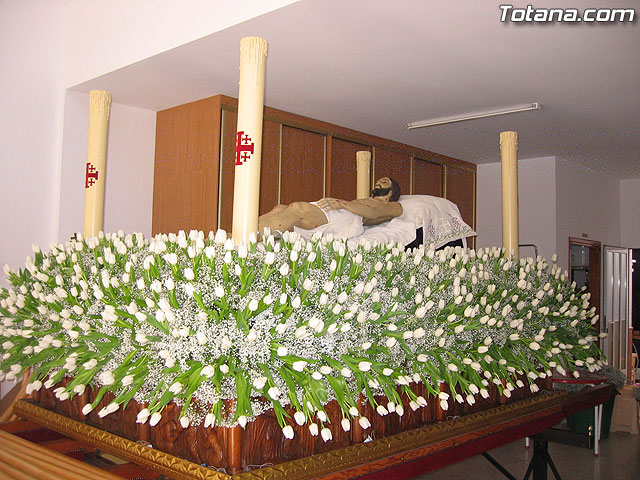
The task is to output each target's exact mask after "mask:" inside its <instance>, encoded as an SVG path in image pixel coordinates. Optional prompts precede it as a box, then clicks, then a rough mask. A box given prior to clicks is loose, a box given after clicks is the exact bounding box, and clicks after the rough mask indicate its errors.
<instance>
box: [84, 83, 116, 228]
mask: <svg viewBox="0 0 640 480" xmlns="http://www.w3.org/2000/svg"><path fill="white" fill-rule="evenodd" d="M110 112H111V94H110V93H109V92H107V91H105V90H91V92H90V93H89V142H88V147H87V164H86V166H85V180H84V189H85V190H84V229H83V231H82V233H83V235H84V236H85V237H95V236H96V235H98V232H99V231H101V230H102V228H103V223H104V186H105V176H106V173H107V171H106V163H107V137H108V133H109V114H110Z"/></svg>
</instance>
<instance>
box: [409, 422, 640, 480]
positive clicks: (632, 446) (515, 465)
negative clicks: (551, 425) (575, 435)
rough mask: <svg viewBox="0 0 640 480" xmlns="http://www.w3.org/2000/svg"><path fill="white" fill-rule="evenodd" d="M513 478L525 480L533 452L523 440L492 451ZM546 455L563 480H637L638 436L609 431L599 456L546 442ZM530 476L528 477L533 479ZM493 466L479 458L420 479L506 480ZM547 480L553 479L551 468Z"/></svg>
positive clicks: (639, 463)
mask: <svg viewBox="0 0 640 480" xmlns="http://www.w3.org/2000/svg"><path fill="white" fill-rule="evenodd" d="M489 453H490V455H491V456H492V457H493V458H495V459H496V460H498V462H500V464H502V466H504V467H505V468H506V469H507V470H508V471H509V472H510V473H511V475H513V476H514V477H516V478H518V479H521V478H523V477H524V474H525V472H526V471H527V467H528V466H529V461H530V460H531V456H532V453H533V447H531V448H528V449H527V448H525V443H524V440H520V441H517V442H514V443H510V444H508V445H503V446H502V447H499V448H496V449H494V450H491V451H490V452H489ZM549 454H550V456H551V458H552V460H553V463H554V464H555V466H556V468H557V469H558V473H559V474H560V476H561V478H562V480H640V435H629V434H628V433H621V432H612V433H610V434H609V437H608V438H607V439H605V440H603V441H602V443H601V444H600V456H598V457H595V456H594V455H593V450H588V449H586V448H580V447H571V446H567V445H561V444H557V443H549ZM532 477H533V476H531V477H530V478H532ZM506 478H507V477H505V476H504V475H503V474H502V473H500V472H499V471H498V470H497V469H496V468H495V467H494V466H493V465H491V464H490V463H489V462H488V461H487V460H486V459H485V458H484V457H482V456H481V455H478V456H476V457H472V458H469V459H467V460H465V461H463V462H459V463H457V464H455V465H451V466H449V467H446V468H443V469H441V470H438V471H436V472H433V473H430V474H427V475H423V476H421V477H419V480H484V479H490V480H494V479H496V480H503V479H504V480H506ZM547 478H548V479H549V480H553V479H554V475H553V473H552V472H551V469H549V470H548V476H547Z"/></svg>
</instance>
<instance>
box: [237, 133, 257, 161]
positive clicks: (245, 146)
mask: <svg viewBox="0 0 640 480" xmlns="http://www.w3.org/2000/svg"><path fill="white" fill-rule="evenodd" d="M237 135H238V138H237V140H236V165H242V164H243V163H244V162H246V161H247V160H249V158H251V155H252V154H253V146H254V144H253V142H251V137H250V136H249V135H245V134H244V131H242V132H238V133H237Z"/></svg>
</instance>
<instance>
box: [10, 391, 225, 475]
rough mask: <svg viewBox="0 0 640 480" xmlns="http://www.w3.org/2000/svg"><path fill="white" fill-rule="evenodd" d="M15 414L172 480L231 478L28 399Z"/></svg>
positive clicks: (22, 402)
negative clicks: (73, 418)
mask: <svg viewBox="0 0 640 480" xmlns="http://www.w3.org/2000/svg"><path fill="white" fill-rule="evenodd" d="M15 412H16V414H17V415H18V416H20V417H23V418H26V419H28V420H32V421H34V422H37V423H38V424H40V425H42V426H44V427H47V428H49V429H51V430H55V431H56V432H60V433H62V434H64V435H68V436H69V437H72V438H75V439H76V440H82V441H85V442H88V443H90V444H92V445H94V446H96V447H98V448H100V449H102V450H104V451H106V452H109V453H112V454H114V455H116V456H118V457H121V458H124V459H125V460H129V461H131V462H134V463H136V464H138V465H141V466H143V467H147V468H150V469H152V470H155V471H157V472H160V473H162V474H164V475H166V476H168V477H169V478H173V479H176V480H192V479H197V480H230V479H231V476H230V475H225V474H223V473H220V472H218V471H216V470H211V469H208V468H205V467H202V466H200V465H196V464H195V463H193V462H189V461H187V460H184V459H182V458H178V457H175V456H173V455H170V454H168V453H164V452H161V451H159V450H154V449H153V448H149V447H147V446H145V445H141V444H139V443H136V442H133V441H131V440H128V439H126V438H122V437H119V436H118V435H114V434H112V433H109V432H106V431H104V430H100V429H99V428H95V427H92V426H90V425H87V424H85V423H81V422H78V421H76V420H72V419H70V418H67V417H65V416H63V415H60V414H58V413H55V412H52V411H50V410H46V409H44V408H42V407H39V406H37V405H35V404H33V403H31V402H28V401H26V400H20V401H19V402H17V403H16V405H15Z"/></svg>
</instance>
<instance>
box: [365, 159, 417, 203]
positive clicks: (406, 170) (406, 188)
mask: <svg viewBox="0 0 640 480" xmlns="http://www.w3.org/2000/svg"><path fill="white" fill-rule="evenodd" d="M372 177H373V178H372V181H373V182H375V181H376V180H377V179H378V178H382V177H392V178H393V179H394V180H395V181H396V182H398V185H400V191H401V192H402V193H403V194H405V195H407V194H410V193H413V192H412V191H411V155H409V154H407V153H401V152H395V151H391V150H387V149H384V148H376V149H375V156H374V161H373V169H372Z"/></svg>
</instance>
